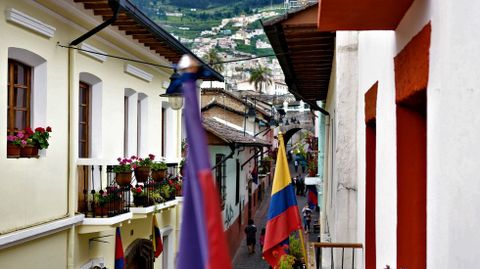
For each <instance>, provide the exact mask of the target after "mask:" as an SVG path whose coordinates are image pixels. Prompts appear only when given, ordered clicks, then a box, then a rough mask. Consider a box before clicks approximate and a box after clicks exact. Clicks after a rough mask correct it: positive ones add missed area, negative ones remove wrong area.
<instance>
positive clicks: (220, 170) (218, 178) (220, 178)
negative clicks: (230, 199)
mask: <svg viewBox="0 0 480 269" xmlns="http://www.w3.org/2000/svg"><path fill="white" fill-rule="evenodd" d="M223 159H225V155H224V154H216V155H215V166H216V167H217V169H215V183H216V185H217V189H218V195H219V196H220V203H221V204H222V208H224V206H225V198H226V196H227V193H226V183H225V178H226V177H227V175H226V171H225V170H226V169H225V168H226V165H225V162H224V161H223ZM220 163H222V164H221V165H218V164H220Z"/></svg>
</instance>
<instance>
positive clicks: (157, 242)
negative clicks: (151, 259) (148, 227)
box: [152, 215, 163, 258]
mask: <svg viewBox="0 0 480 269" xmlns="http://www.w3.org/2000/svg"><path fill="white" fill-rule="evenodd" d="M152 230H153V231H152V233H153V240H152V243H153V253H154V254H155V258H158V256H160V254H161V253H162V251H163V242H162V235H161V234H160V227H158V221H157V217H156V216H155V215H153V221H152Z"/></svg>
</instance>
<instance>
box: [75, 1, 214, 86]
mask: <svg viewBox="0 0 480 269" xmlns="http://www.w3.org/2000/svg"><path fill="white" fill-rule="evenodd" d="M73 1H74V2H77V3H82V4H83V6H84V8H85V9H89V10H92V11H93V14H94V15H96V16H101V17H102V18H103V21H106V20H108V19H110V18H111V17H112V16H113V11H112V9H111V8H110V5H109V4H108V0H73ZM118 3H119V5H120V11H119V14H118V17H117V19H116V20H115V22H113V23H112V26H116V27H118V29H119V30H120V31H123V32H124V33H125V35H127V36H131V37H132V38H133V39H134V40H137V41H138V42H139V43H141V44H143V45H144V46H145V47H147V48H148V49H150V50H152V51H155V52H156V53H157V54H159V55H160V56H163V57H165V59H167V60H168V61H170V62H171V63H178V61H179V60H180V58H181V57H182V56H183V55H184V54H189V55H191V56H192V57H194V58H195V59H196V60H197V61H198V62H199V63H200V64H201V65H202V66H204V67H205V68H206V69H207V70H206V71H208V73H209V75H208V76H205V77H202V79H204V80H218V81H223V76H222V75H221V74H220V73H218V72H217V71H216V70H214V69H213V68H212V67H210V66H209V65H207V64H206V63H205V62H204V61H202V60H201V59H200V58H198V57H197V56H196V55H195V54H193V53H192V52H191V51H190V50H189V49H188V48H186V47H185V46H184V45H183V44H182V43H180V41H178V40H177V39H176V38H175V37H173V36H172V35H171V34H170V33H168V32H167V31H165V30H164V29H163V28H162V27H160V26H159V25H158V24H156V23H155V22H154V21H152V20H151V19H150V18H149V17H148V16H147V15H145V14H144V13H143V12H142V11H140V9H138V8H137V7H136V6H135V5H134V4H133V3H131V2H130V1H128V0H118Z"/></svg>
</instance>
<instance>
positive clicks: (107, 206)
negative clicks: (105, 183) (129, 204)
mask: <svg viewBox="0 0 480 269" xmlns="http://www.w3.org/2000/svg"><path fill="white" fill-rule="evenodd" d="M122 208H123V201H122V200H117V201H115V202H113V201H111V202H108V203H104V204H99V203H97V204H96V205H95V215H96V216H97V217H98V216H107V215H108V213H109V212H112V211H113V212H118V211H120V210H122Z"/></svg>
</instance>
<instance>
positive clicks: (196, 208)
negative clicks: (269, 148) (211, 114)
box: [177, 73, 232, 269]
mask: <svg viewBox="0 0 480 269" xmlns="http://www.w3.org/2000/svg"><path fill="white" fill-rule="evenodd" d="M181 79H182V81H183V93H184V96H185V111H184V113H185V114H184V119H185V127H186V131H187V142H188V145H189V150H188V156H187V161H186V164H185V165H186V169H185V170H186V174H185V177H184V181H183V196H184V205H183V215H182V226H181V231H180V247H179V251H178V266H177V268H179V269H191V268H199V269H207V268H208V269H231V268H232V267H231V259H230V256H229V253H228V246H227V241H226V238H225V234H224V231H223V222H222V218H221V210H220V201H219V197H218V192H217V190H216V187H215V185H214V181H213V176H212V173H211V166H210V161H209V158H210V156H209V154H208V149H207V143H206V138H205V132H204V130H203V127H202V121H201V118H200V113H199V105H198V100H197V88H196V74H192V73H184V74H183V75H182V77H181Z"/></svg>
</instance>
